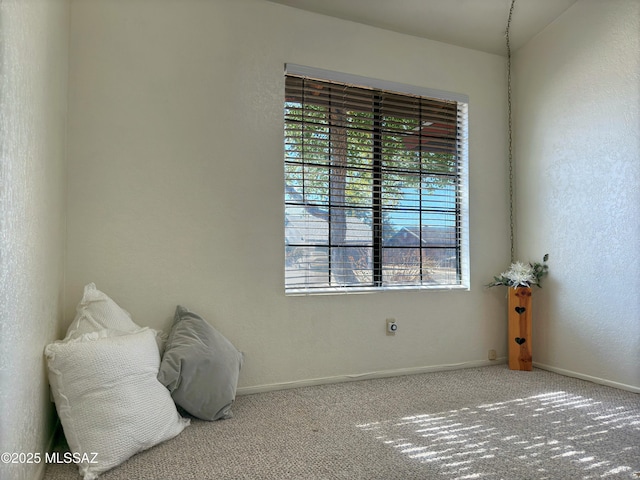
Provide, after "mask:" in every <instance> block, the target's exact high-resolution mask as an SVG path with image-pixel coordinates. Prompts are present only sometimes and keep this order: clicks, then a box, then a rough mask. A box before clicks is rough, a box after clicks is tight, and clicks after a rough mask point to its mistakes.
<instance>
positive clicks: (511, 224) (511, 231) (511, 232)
mask: <svg viewBox="0 0 640 480" xmlns="http://www.w3.org/2000/svg"><path fill="white" fill-rule="evenodd" d="M515 4H516V0H511V8H510V9H509V19H508V20H507V33H506V37H507V104H508V113H509V235H510V236H509V238H510V242H511V263H513V262H514V261H515V234H514V220H513V127H512V122H511V39H510V38H509V31H510V29H511V16H512V15H513V7H514V6H515Z"/></svg>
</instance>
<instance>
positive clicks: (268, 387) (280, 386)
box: [236, 357, 507, 395]
mask: <svg viewBox="0 0 640 480" xmlns="http://www.w3.org/2000/svg"><path fill="white" fill-rule="evenodd" d="M506 362H507V358H506V357H500V358H498V359H496V360H478V361H473V362H463V363H455V364H450V365H432V366H427V367H412V368H399V369H395V370H381V371H377V372H368V373H362V374H353V375H339V376H335V377H321V378H311V379H306V380H295V381H293V382H283V383H269V384H265V385H255V386H252V387H239V388H238V389H237V391H236V393H237V394H238V395H252V394H255V393H264V392H272V391H276V390H287V389H291V388H300V387H312V386H316V385H327V384H331V383H343V382H354V381H357V380H371V379H374V378H388V377H399V376H402V375H417V374H420V373H429V372H442V371H446V370H460V369H463V368H475V367H486V366H489V365H499V364H501V363H506Z"/></svg>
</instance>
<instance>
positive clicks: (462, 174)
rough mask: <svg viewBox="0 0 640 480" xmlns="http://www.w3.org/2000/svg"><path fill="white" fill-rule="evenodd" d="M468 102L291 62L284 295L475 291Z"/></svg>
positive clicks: (286, 135)
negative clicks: (470, 252) (470, 228)
mask: <svg viewBox="0 0 640 480" xmlns="http://www.w3.org/2000/svg"><path fill="white" fill-rule="evenodd" d="M466 111H467V100H466V97H464V96H462V95H456V94H448V93H445V92H439V91H436V92H434V91H430V90H429V91H426V90H424V89H418V88H415V87H408V86H405V85H399V84H393V83H389V82H381V81H375V80H370V79H365V78H361V77H354V76H350V75H346V74H339V73H335V72H327V71H322V70H317V69H310V68H307V67H300V66H292V65H287V69H286V74H285V100H284V125H285V129H284V171H285V192H284V193H285V194H284V204H285V289H286V293H289V294H296V293H331V292H345V291H346V292H351V291H369V290H373V291H375V290H380V289H392V288H395V289H402V288H412V289H416V288H468V276H469V274H468V264H469V262H468V238H467V237H468V226H467V224H468V213H467V160H466V158H467V155H466V141H467V140H466V123H467V119H466Z"/></svg>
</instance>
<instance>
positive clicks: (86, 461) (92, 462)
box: [45, 329, 189, 480]
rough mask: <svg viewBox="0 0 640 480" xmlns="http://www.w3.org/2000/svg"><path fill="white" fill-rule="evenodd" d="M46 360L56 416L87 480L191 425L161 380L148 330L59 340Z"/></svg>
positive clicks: (105, 332) (152, 337) (49, 347)
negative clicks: (180, 412) (159, 379)
mask: <svg viewBox="0 0 640 480" xmlns="http://www.w3.org/2000/svg"><path fill="white" fill-rule="evenodd" d="M45 356H46V358H47V364H48V367H49V383H50V384H51V390H52V393H53V398H54V400H55V403H56V409H57V411H58V415H59V417H60V421H61V422H62V426H63V428H64V433H65V436H66V438H67V442H68V444H69V447H70V450H71V451H72V452H73V453H74V456H77V457H78V458H79V459H81V461H80V462H79V469H80V474H81V475H83V476H84V479H85V480H92V479H95V478H97V476H98V475H99V474H100V473H102V472H104V471H106V470H109V469H111V468H113V467H115V466H117V465H119V464H120V463H122V462H124V461H125V460H127V459H128V458H129V457H131V456H132V455H134V454H136V453H137V452H140V451H142V450H146V449H148V448H150V447H152V446H154V445H156V444H158V443H161V442H164V441H165V440H168V439H170V438H173V437H174V436H176V435H178V434H179V433H180V432H181V431H182V430H183V429H184V428H185V427H186V426H187V425H188V424H189V420H187V419H183V418H182V417H181V416H180V415H179V414H178V411H177V409H176V406H175V404H174V402H173V400H172V399H171V395H170V394H169V391H168V390H167V389H166V388H165V387H164V386H163V385H162V384H161V383H160V382H159V381H158V380H157V375H158V369H159V366H160V354H159V352H158V347H157V344H156V338H155V334H154V332H153V331H152V330H150V329H142V330H139V331H138V332H135V333H124V334H122V333H121V332H114V331H109V330H100V331H98V332H93V333H89V334H85V335H82V336H81V337H79V338H75V339H71V340H65V341H57V342H54V343H52V344H50V345H47V346H46V348H45ZM94 454H96V455H95V456H94Z"/></svg>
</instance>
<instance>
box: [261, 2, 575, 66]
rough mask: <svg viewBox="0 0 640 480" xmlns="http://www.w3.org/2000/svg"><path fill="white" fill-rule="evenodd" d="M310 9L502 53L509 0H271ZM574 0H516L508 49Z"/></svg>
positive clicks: (554, 17)
mask: <svg viewBox="0 0 640 480" xmlns="http://www.w3.org/2000/svg"><path fill="white" fill-rule="evenodd" d="M269 1H271V2H275V3H281V4H283V5H289V6H291V7H296V8H300V9H303V10H308V11H311V12H316V13H320V14H323V15H329V16H332V17H337V18H342V19H344V20H350V21H353V22H358V23H363V24H366V25H371V26H374V27H379V28H384V29H387V30H393V31H395V32H401V33H406V34H408V35H415V36H418V37H424V38H429V39H431V40H437V41H440V42H445V43H450V44H452V45H458V46H461V47H466V48H472V49H475V50H481V51H484V52H488V53H494V54H497V55H506V54H507V49H506V41H505V33H506V29H507V20H508V18H509V9H510V7H511V0H269ZM575 2H576V0H516V2H515V6H514V10H513V15H512V20H511V28H510V35H509V37H510V44H511V51H512V52H513V51H515V50H517V49H518V48H519V47H521V46H522V45H524V44H525V43H526V42H527V41H529V40H530V39H531V38H533V37H534V36H535V35H537V34H538V33H539V32H540V31H542V30H543V29H544V28H545V27H546V26H547V25H549V24H550V23H551V22H553V21H554V20H555V19H556V18H557V17H558V16H560V14H562V13H563V12H564V11H565V10H566V9H567V8H569V7H570V6H571V5H572V4H574V3H575Z"/></svg>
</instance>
